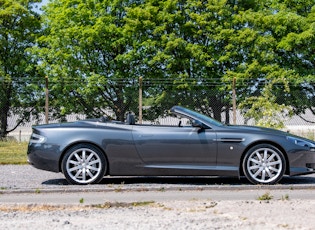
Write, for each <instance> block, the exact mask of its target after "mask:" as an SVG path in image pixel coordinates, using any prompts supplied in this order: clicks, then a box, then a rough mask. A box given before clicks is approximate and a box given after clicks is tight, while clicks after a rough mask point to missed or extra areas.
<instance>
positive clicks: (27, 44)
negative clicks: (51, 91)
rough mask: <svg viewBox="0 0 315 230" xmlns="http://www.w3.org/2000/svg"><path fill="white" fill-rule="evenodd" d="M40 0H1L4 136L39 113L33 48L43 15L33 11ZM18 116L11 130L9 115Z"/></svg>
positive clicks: (0, 122)
mask: <svg viewBox="0 0 315 230" xmlns="http://www.w3.org/2000/svg"><path fill="white" fill-rule="evenodd" d="M36 2H39V1H36V0H34V1H25V0H14V1H13V0H0V108H1V113H0V137H5V136H6V135H7V134H8V133H9V132H11V131H13V130H14V129H15V128H16V127H18V125H20V124H21V123H23V122H25V121H27V120H29V118H30V116H31V114H36V113H37V111H38V110H37V106H38V105H39V103H38V101H39V98H40V95H39V94H38V92H40V91H39V90H40V88H39V86H38V85H36V84H33V83H34V78H36V77H38V72H37V71H36V64H37V63H36V60H35V59H34V58H33V57H32V55H31V53H30V51H29V49H30V48H31V47H32V46H34V45H35V39H36V35H37V34H38V33H39V32H40V20H39V15H38V14H37V13H35V12H34V11H33V6H34V3H36ZM13 114H14V115H17V116H18V122H17V124H16V126H15V127H13V129H11V130H8V129H7V128H8V117H9V116H11V115H13Z"/></svg>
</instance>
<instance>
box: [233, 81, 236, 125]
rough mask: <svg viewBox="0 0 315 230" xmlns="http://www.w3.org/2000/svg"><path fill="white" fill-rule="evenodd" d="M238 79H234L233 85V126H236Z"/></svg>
mask: <svg viewBox="0 0 315 230" xmlns="http://www.w3.org/2000/svg"><path fill="white" fill-rule="evenodd" d="M235 87H236V78H235V77H234V78H233V84H232V103H233V125H236V89H235Z"/></svg>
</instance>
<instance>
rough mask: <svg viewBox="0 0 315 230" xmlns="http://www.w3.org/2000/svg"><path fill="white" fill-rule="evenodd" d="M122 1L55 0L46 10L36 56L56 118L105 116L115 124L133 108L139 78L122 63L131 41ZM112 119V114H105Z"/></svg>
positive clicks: (125, 3)
mask: <svg viewBox="0 0 315 230" xmlns="http://www.w3.org/2000/svg"><path fill="white" fill-rule="evenodd" d="M130 4H132V1H130V2H129V1H122V0H115V1H112V0H105V1H94V0H85V1H83V0H55V1H52V2H51V3H49V4H48V5H47V7H45V8H44V14H43V19H44V20H43V23H44V27H45V28H46V31H45V34H44V36H42V37H41V38H40V39H39V40H38V41H39V43H40V44H41V45H42V47H41V48H40V49H38V50H37V51H36V52H37V53H38V55H39V56H40V57H41V59H42V62H41V68H42V70H43V71H44V72H45V73H46V74H47V76H48V77H49V82H50V85H51V90H50V93H51V102H52V105H53V107H55V108H60V110H59V112H60V115H61V116H62V115H65V114H69V113H72V112H75V113H84V114H86V115H87V116H88V117H96V116H101V115H103V114H106V112H107V110H108V109H109V108H110V109H111V110H112V111H114V113H115V117H116V119H118V120H124V115H125V113H126V112H127V111H128V110H130V109H133V108H135V106H136V105H137V103H136V102H137V91H136V90H135V89H137V88H135V87H136V86H137V85H136V84H137V79H138V76H136V73H135V72H133V66H132V63H130V62H128V61H126V60H125V59H124V55H125V54H126V53H128V52H130V51H131V49H132V47H131V44H132V41H131V40H130V39H129V38H128V37H126V36H125V35H124V33H123V28H124V24H125V21H124V20H125V19H124V17H125V15H126V14H125V7H127V6H129V5H130ZM107 115H110V114H107Z"/></svg>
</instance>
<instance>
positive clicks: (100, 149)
mask: <svg viewBox="0 0 315 230" xmlns="http://www.w3.org/2000/svg"><path fill="white" fill-rule="evenodd" d="M81 144H83V145H84V144H87V145H91V146H93V147H94V148H96V149H97V150H99V151H100V152H101V153H102V154H103V155H104V157H105V159H106V171H105V175H107V174H108V172H109V161H108V158H107V155H106V153H105V151H104V150H103V149H102V148H101V147H100V146H99V145H97V144H96V143H94V142H91V141H76V142H73V143H71V144H70V145H68V146H67V147H66V148H64V149H63V151H62V153H61V155H60V158H59V162H58V167H59V172H62V167H61V164H62V160H63V158H64V156H65V154H66V152H67V151H68V150H69V149H71V148H73V147H74V146H76V145H81Z"/></svg>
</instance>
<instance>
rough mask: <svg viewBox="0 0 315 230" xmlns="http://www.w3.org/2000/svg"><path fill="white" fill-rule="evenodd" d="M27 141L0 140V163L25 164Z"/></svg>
mask: <svg viewBox="0 0 315 230" xmlns="http://www.w3.org/2000/svg"><path fill="white" fill-rule="evenodd" d="M26 153H27V142H21V143H19V142H17V141H13V140H8V141H0V164H1V165H3V164H27V156H26Z"/></svg>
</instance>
